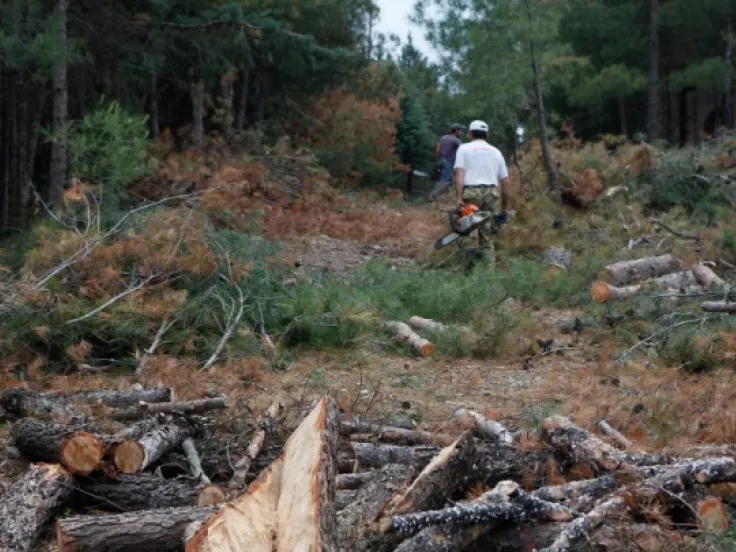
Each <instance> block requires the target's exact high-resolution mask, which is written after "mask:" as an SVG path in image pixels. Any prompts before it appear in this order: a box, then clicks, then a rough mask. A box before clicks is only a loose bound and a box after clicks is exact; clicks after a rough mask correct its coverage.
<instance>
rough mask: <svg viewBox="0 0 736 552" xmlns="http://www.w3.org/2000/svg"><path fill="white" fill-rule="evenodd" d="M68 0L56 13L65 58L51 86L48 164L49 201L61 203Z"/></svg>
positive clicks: (66, 111)
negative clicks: (52, 137)
mask: <svg viewBox="0 0 736 552" xmlns="http://www.w3.org/2000/svg"><path fill="white" fill-rule="evenodd" d="M68 8H69V0H58V3H57V5H56V13H57V16H58V17H59V19H60V33H59V45H58V47H59V48H60V49H61V50H62V52H63V58H64V59H63V60H62V61H61V63H60V64H59V66H58V67H56V68H55V69H54V73H53V78H52V86H53V90H54V102H53V103H54V105H53V130H54V140H53V142H52V144H51V165H50V167H49V202H50V203H51V205H60V204H61V202H62V201H63V198H64V188H65V187H66V174H67V134H66V127H67V118H68V116H69V87H68V85H67V61H66V53H67V30H66V12H67V9H68Z"/></svg>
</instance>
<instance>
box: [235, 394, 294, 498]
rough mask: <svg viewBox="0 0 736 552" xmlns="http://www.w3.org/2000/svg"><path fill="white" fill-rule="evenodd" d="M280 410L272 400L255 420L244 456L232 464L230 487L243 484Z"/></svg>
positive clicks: (277, 404)
mask: <svg viewBox="0 0 736 552" xmlns="http://www.w3.org/2000/svg"><path fill="white" fill-rule="evenodd" d="M281 410H282V406H281V404H280V403H279V402H274V403H273V404H272V405H271V406H269V407H268V408H267V409H266V411H265V412H264V413H263V414H262V415H261V416H260V417H259V418H258V420H257V421H256V427H255V430H254V431H253V435H252V436H251V438H250V443H249V444H248V449H247V450H246V453H245V456H243V458H241V459H240V460H238V462H236V464H235V465H234V466H233V476H232V478H231V479H230V487H231V488H234V489H237V488H240V487H243V486H244V485H245V478H246V476H247V475H248V471H249V470H250V467H251V465H252V464H253V460H255V458H256V456H258V454H260V452H261V449H262V448H263V443H264V442H265V441H266V435H267V434H268V433H272V432H273V431H274V429H275V424H276V423H277V421H278V417H279V415H280V414H281Z"/></svg>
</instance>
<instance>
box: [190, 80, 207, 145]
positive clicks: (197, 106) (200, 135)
mask: <svg viewBox="0 0 736 552" xmlns="http://www.w3.org/2000/svg"><path fill="white" fill-rule="evenodd" d="M191 96H192V139H193V140H194V149H195V150H196V151H197V153H202V151H203V150H204V81H203V80H201V79H195V80H193V81H192V84H191Z"/></svg>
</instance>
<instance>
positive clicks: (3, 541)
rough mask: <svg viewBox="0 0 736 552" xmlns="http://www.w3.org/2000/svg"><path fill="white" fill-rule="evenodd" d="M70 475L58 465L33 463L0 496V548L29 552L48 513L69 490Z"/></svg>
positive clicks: (61, 500)
mask: <svg viewBox="0 0 736 552" xmlns="http://www.w3.org/2000/svg"><path fill="white" fill-rule="evenodd" d="M72 483H73V480H72V476H71V475H70V474H69V472H67V471H66V470H65V469H64V468H63V467H61V466H60V465H58V464H36V465H32V466H31V468H30V469H29V470H28V471H27V472H26V473H25V474H24V475H22V476H21V477H20V478H18V479H17V480H15V481H14V482H13V483H12V484H11V485H10V486H9V487H8V488H7V489H6V490H5V492H4V493H3V495H2V499H0V520H2V521H1V522H0V550H3V551H7V552H32V551H34V550H38V548H36V544H37V541H38V538H39V536H40V535H41V532H42V531H43V529H44V527H45V525H46V523H48V522H49V521H50V520H51V516H52V515H53V514H54V513H56V510H58V509H59V508H60V507H61V506H63V505H64V503H65V502H66V500H67V498H68V497H69V496H70V494H71V490H72Z"/></svg>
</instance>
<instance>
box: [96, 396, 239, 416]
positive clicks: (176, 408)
mask: <svg viewBox="0 0 736 552" xmlns="http://www.w3.org/2000/svg"><path fill="white" fill-rule="evenodd" d="M224 408H227V399H226V398H225V397H215V398H213V399H200V400H197V401H185V402H171V403H166V402H165V403H154V404H150V403H146V402H142V403H141V404H139V405H138V406H132V407H130V408H126V409H117V410H113V411H111V412H110V413H109V416H110V418H112V419H113V420H118V421H125V420H136V419H139V418H143V417H146V416H150V415H152V414H183V415H190V414H204V413H205V412H208V411H210V410H221V409H224Z"/></svg>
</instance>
